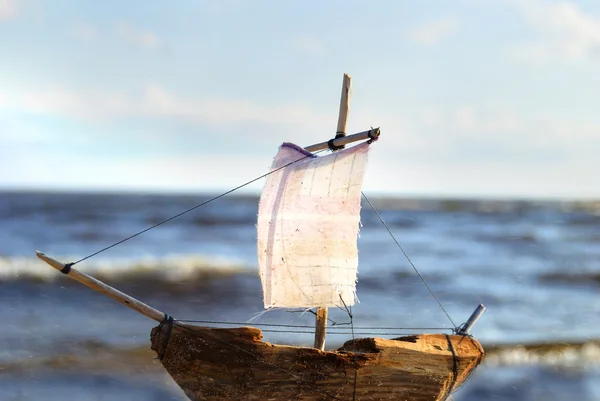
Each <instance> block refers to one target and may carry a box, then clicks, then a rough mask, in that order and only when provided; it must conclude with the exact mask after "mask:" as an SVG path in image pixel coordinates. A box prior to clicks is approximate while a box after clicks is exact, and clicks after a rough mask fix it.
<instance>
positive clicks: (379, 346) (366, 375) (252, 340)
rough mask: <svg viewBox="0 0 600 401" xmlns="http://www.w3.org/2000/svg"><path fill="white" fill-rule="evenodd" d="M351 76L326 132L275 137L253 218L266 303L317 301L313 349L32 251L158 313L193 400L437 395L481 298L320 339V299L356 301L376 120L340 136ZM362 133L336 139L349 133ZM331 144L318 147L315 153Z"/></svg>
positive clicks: (471, 347)
mask: <svg viewBox="0 0 600 401" xmlns="http://www.w3.org/2000/svg"><path fill="white" fill-rule="evenodd" d="M349 91H350V77H349V76H348V75H345V76H344V81H343V86H342V99H341V104H340V117H339V120H338V129H337V135H336V137H335V138H334V139H331V140H329V141H327V142H323V143H320V144H317V145H313V146H309V147H307V148H304V149H303V148H301V147H298V146H296V145H293V144H290V143H284V144H283V145H282V146H281V147H280V149H279V152H278V153H277V155H276V156H275V159H274V161H273V165H272V167H271V170H270V172H269V173H268V174H267V179H266V183H265V186H264V189H263V192H262V194H261V198H260V203H259V208H258V222H257V250H258V262H259V263H258V265H259V273H260V279H261V283H262V289H263V299H264V306H265V308H266V309H269V308H290V309H303V310H307V309H316V311H315V314H316V325H315V342H314V348H310V347H296V346H287V345H275V344H270V343H267V342H263V341H262V332H261V330H259V329H257V328H253V327H238V328H212V327H201V326H197V325H192V324H189V323H185V322H182V321H178V320H176V319H174V318H172V317H171V316H169V315H167V314H165V313H163V312H160V311H158V310H156V309H154V308H152V307H150V306H148V305H146V304H144V303H142V302H140V301H138V300H137V299H135V298H133V297H130V296H129V295H127V294H124V293H122V292H120V291H118V290H116V289H114V288H112V287H110V286H108V285H106V284H104V283H102V282H100V281H99V280H96V279H95V278H93V277H90V276H88V275H86V274H84V273H82V272H80V271H78V270H76V269H74V268H73V267H72V266H73V264H63V263H60V262H58V261H56V260H54V259H52V258H50V257H48V256H46V255H44V254H43V253H40V252H38V253H37V256H38V257H39V258H40V259H42V260H44V261H45V262H47V263H48V264H50V265H51V266H53V267H55V268H56V269H58V270H60V271H61V272H62V273H64V274H67V275H69V276H71V277H72V278H74V279H75V280H78V281H80V282H81V283H83V284H85V285H86V286H88V287H90V288H92V289H94V290H97V291H99V292H101V293H103V294H105V295H107V296H109V297H111V298H113V299H115V300H117V301H119V302H121V303H122V304H124V305H126V306H128V307H130V308H132V309H134V310H136V311H138V312H140V313H142V314H143V315H145V316H147V317H149V318H151V319H154V320H156V321H157V322H159V323H160V324H159V325H158V326H157V327H155V328H154V329H152V332H151V347H152V349H153V350H155V351H156V352H157V354H158V356H159V359H160V360H161V362H162V364H163V365H164V367H165V369H166V370H167V371H168V372H169V374H170V375H171V376H172V377H173V379H174V380H175V382H177V384H178V385H179V386H180V387H181V388H182V389H183V390H184V392H185V394H186V395H187V396H188V397H189V398H190V399H191V400H193V401H196V400H215V401H216V400H330V399H335V400H389V399H397V400H444V399H446V398H447V397H448V396H449V394H450V393H451V392H452V391H453V390H454V389H456V388H458V387H459V386H460V385H461V384H462V383H463V382H464V381H465V380H466V379H467V378H468V376H469V375H470V374H471V373H472V372H473V371H474V370H475V368H476V367H477V366H478V364H479V363H480V362H481V360H482V358H483V355H484V351H483V348H482V347H481V345H480V344H479V342H478V341H477V340H475V339H474V338H473V337H472V336H471V335H469V330H470V328H471V326H472V324H473V323H474V322H475V321H476V320H477V318H478V317H479V315H480V314H481V313H482V312H483V310H484V307H483V306H482V305H480V306H479V307H478V309H477V310H476V311H475V312H474V314H473V315H472V316H471V318H470V319H469V320H468V321H467V323H465V324H463V325H462V326H461V327H459V328H456V329H455V330H454V333H453V334H419V335H412V336H405V337H400V338H394V339H383V338H360V339H355V338H352V339H350V340H349V341H347V342H346V343H345V344H344V345H343V346H342V347H341V348H340V349H338V350H329V351H326V350H325V337H326V330H327V319H328V317H327V308H331V307H340V308H345V309H346V310H347V309H348V307H349V306H351V305H353V304H354V302H355V300H356V280H357V267H358V251H357V235H358V229H359V220H360V200H361V193H362V182H363V173H364V171H365V168H366V163H367V156H368V153H369V148H370V147H371V144H372V143H373V142H374V141H375V140H377V139H378V137H379V134H380V131H379V129H378V128H377V129H370V130H368V131H364V132H361V133H358V134H354V135H348V136H346V135H345V134H344V132H345V126H346V119H347V114H348V102H349ZM358 141H363V142H362V143H360V144H358V145H356V146H353V147H349V148H344V146H345V145H348V144H350V143H353V142H358ZM326 149H330V150H331V151H332V152H331V153H330V154H327V155H325V156H317V155H316V154H315V153H314V152H318V151H321V150H326Z"/></svg>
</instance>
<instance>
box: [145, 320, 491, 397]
mask: <svg viewBox="0 0 600 401" xmlns="http://www.w3.org/2000/svg"><path fill="white" fill-rule="evenodd" d="M261 339H262V332H261V331H260V330H259V329H256V328H252V327H241V328H234V329H215V328H208V327H198V326H187V325H186V326H175V327H174V328H173V329H172V330H171V329H170V328H169V326H168V325H160V326H158V327H155V328H154V329H153V330H152V334H151V340H152V349H153V350H155V351H156V352H157V354H158V355H159V357H161V358H162V363H163V365H164V367H165V368H166V369H167V371H168V372H169V374H170V375H171V376H172V377H173V379H174V380H175V381H176V382H177V384H179V386H180V387H181V388H182V389H183V391H184V392H185V393H186V394H187V396H188V397H189V398H190V399H191V400H193V401H198V400H215V401H216V400H228V401H234V400H286V401H287V400H331V399H337V400H354V399H356V400H414V401H420V400H427V401H432V400H444V399H446V398H447V396H448V395H449V394H450V393H451V392H452V390H454V389H456V388H458V386H460V385H461V384H462V383H463V382H464V381H465V380H466V378H467V377H468V376H469V375H470V374H471V372H472V371H473V370H474V369H475V368H476V367H477V365H478V364H479V363H480V362H481V360H482V358H483V355H484V351H483V348H482V347H481V345H480V344H479V342H478V341H477V340H475V339H473V338H471V337H466V336H458V335H448V336H446V335H444V334H422V335H415V336H409V337H401V338H397V339H393V340H385V339H381V338H363V339H356V340H354V341H348V342H346V343H345V344H344V346H343V347H342V348H340V349H339V350H337V351H320V350H317V349H314V348H305V347H292V346H284V345H274V344H270V343H267V342H263V341H261ZM355 382H356V385H355ZM355 392H356V397H355V398H354V394H355Z"/></svg>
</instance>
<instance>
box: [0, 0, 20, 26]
mask: <svg viewBox="0 0 600 401" xmlns="http://www.w3.org/2000/svg"><path fill="white" fill-rule="evenodd" d="M16 16H17V4H16V2H15V1H14V0H0V21H2V20H9V19H12V18H14V17H16Z"/></svg>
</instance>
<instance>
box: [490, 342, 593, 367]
mask: <svg viewBox="0 0 600 401" xmlns="http://www.w3.org/2000/svg"><path fill="white" fill-rule="evenodd" d="M484 363H485V364H486V365H487V366H490V367H500V366H533V365H538V366H539V365H546V366H554V367H563V368H571V369H572V368H583V367H590V366H598V365H600V342H598V341H589V342H586V343H582V344H576V343H575V344H564V343H557V344H556V346H555V347H552V346H551V345H549V346H547V347H543V348H542V349H537V348H536V347H527V346H525V345H523V346H502V347H499V348H498V349H495V350H491V352H490V353H489V354H488V355H486V357H485V359H484Z"/></svg>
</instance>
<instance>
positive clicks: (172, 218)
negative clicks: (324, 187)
mask: <svg viewBox="0 0 600 401" xmlns="http://www.w3.org/2000/svg"><path fill="white" fill-rule="evenodd" d="M324 150H326V149H323V150H319V151H316V152H313V153H312V154H310V155H306V156H304V157H301V158H300V159H298V160H294V161H292V162H289V163H288V164H285V165H283V166H281V167H278V168H276V169H275V170H272V171H269V172H268V173H266V174H263V175H261V176H260V177H256V178H254V179H252V180H250V181H248V182H245V183H243V184H241V185H238V186H237V187H235V188H232V189H230V190H229V191H226V192H223V193H222V194H219V195H216V196H214V197H212V198H210V199H208V200H205V201H204V202H202V203H199V204H197V205H196V206H193V207H191V208H189V209H187V210H184V211H183V212H181V213H178V214H176V215H175V216H172V217H169V218H168V219H165V220H163V221H160V222H158V223H156V224H154V225H152V226H150V227H148V228H146V229H144V230H142V231H138V232H137V233H135V234H132V235H130V236H129V237H127V238H123V239H122V240H120V241H117V242H115V243H114V244H112V245H109V246H107V247H105V248H102V249H100V250H99V251H96V252H94V253H92V254H90V255H88V256H86V257H85V258H82V259H79V260H78V261H77V262H73V263H69V268H70V267H71V266H73V265H76V264H77V263H79V262H83V261H84V260H86V259H89V258H91V257H92V256H96V255H98V254H99V253H102V252H104V251H107V250H109V249H111V248H113V247H115V246H117V245H120V244H122V243H123V242H126V241H129V240H130V239H132V238H135V237H137V236H138V235H141V234H143V233H145V232H148V231H150V230H152V229H153V228H156V227H158V226H161V225H163V224H165V223H168V222H169V221H171V220H175V219H176V218H178V217H180V216H183V215H184V214H186V213H189V212H191V211H193V210H196V209H198V208H199V207H202V206H204V205H207V204H209V203H210V202H213V201H216V200H217V199H220V198H222V197H224V196H225V195H229V194H230V193H232V192H235V191H237V190H239V189H241V188H244V187H245V186H247V185H250V184H252V183H253V182H256V181H258V180H260V179H262V178H265V177H267V176H269V175H271V174H273V173H275V172H277V171H279V170H281V169H284V168H286V167H288V166H291V165H292V164H294V163H298V162H299V161H302V160H304V159H307V158H311V157H312V156H313V155H316V154H318V153H321V152H323V151H324Z"/></svg>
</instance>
